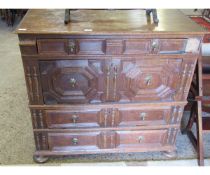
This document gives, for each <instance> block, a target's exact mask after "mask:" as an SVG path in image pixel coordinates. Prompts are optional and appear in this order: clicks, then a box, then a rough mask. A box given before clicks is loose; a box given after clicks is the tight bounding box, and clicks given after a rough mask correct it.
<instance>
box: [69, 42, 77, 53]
mask: <svg viewBox="0 0 210 175" xmlns="http://www.w3.org/2000/svg"><path fill="white" fill-rule="evenodd" d="M75 48H76V46H75V44H74V43H73V42H72V43H70V44H69V51H70V53H74V52H75Z"/></svg>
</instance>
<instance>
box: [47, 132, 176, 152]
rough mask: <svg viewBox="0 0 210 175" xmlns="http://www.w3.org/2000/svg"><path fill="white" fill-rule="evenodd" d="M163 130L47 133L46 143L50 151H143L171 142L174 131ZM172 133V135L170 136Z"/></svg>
mask: <svg viewBox="0 0 210 175" xmlns="http://www.w3.org/2000/svg"><path fill="white" fill-rule="evenodd" d="M176 132H177V130H173V132H169V131H168V130H166V129H163V130H141V131H139V130H138V131H135V130H134V131H98V132H88V131H87V132H84V131H82V132H78V133H74V132H73V133H48V138H47V140H48V145H49V150H51V151H66V152H68V151H75V152H77V151H78V152H80V153H81V152H82V151H84V152H88V151H90V152H91V151H93V152H94V151H95V152H100V151H101V152H102V151H103V150H104V149H105V150H108V149H109V150H115V151H122V150H124V149H129V150H132V149H133V150H136V151H141V150H142V149H143V150H144V151H146V150H147V151H149V150H153V149H154V148H160V147H161V146H164V145H170V144H173V143H172V140H173V139H171V138H170V137H173V138H174V137H175V135H176V134H175V133H176ZM172 135H173V136H172Z"/></svg>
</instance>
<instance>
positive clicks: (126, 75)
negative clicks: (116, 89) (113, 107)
mask: <svg viewBox="0 0 210 175" xmlns="http://www.w3.org/2000/svg"><path fill="white" fill-rule="evenodd" d="M122 64H123V65H122V66H123V72H122V73H123V82H125V85H124V87H125V95H126V96H127V97H129V98H130V99H131V100H148V101H149V100H154V101H156V100H171V99H172V97H173V94H174V93H175V90H176V88H177V87H176V86H177V82H179V81H180V76H179V72H180V71H181V69H182V59H171V60H170V61H169V60H168V59H158V60H155V59H153V60H152V59H151V60H150V59H147V60H140V61H134V62H132V61H124V62H123V63H122Z"/></svg>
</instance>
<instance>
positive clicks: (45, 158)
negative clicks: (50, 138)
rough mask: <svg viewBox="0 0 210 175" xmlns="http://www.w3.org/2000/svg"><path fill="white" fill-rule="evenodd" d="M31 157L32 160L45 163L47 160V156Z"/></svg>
mask: <svg viewBox="0 0 210 175" xmlns="http://www.w3.org/2000/svg"><path fill="white" fill-rule="evenodd" d="M33 159H34V162H36V163H45V162H47V161H48V160H49V157H46V156H37V155H34V156H33Z"/></svg>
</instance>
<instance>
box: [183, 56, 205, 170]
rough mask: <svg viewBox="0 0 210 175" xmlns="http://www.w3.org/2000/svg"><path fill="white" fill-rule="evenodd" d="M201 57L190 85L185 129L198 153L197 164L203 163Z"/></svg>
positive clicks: (201, 164)
mask: <svg viewBox="0 0 210 175" xmlns="http://www.w3.org/2000/svg"><path fill="white" fill-rule="evenodd" d="M201 58H202V57H199V59H198V62H197V66H196V70H195V75H194V76H195V77H194V78H195V79H194V81H193V82H192V85H191V94H192V95H193V98H194V99H193V100H190V102H191V103H192V106H191V113H190V119H189V122H188V124H187V127H186V129H185V131H186V133H187V135H188V137H189V138H190V140H191V142H192V144H193V146H194V147H195V149H196V151H197V153H198V164H199V165H200V166H203V165H204V150H203V129H202V96H203V90H202V60H201ZM194 123H195V124H196V133H197V134H196V136H195V135H194V134H193V132H192V126H193V124H194Z"/></svg>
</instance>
